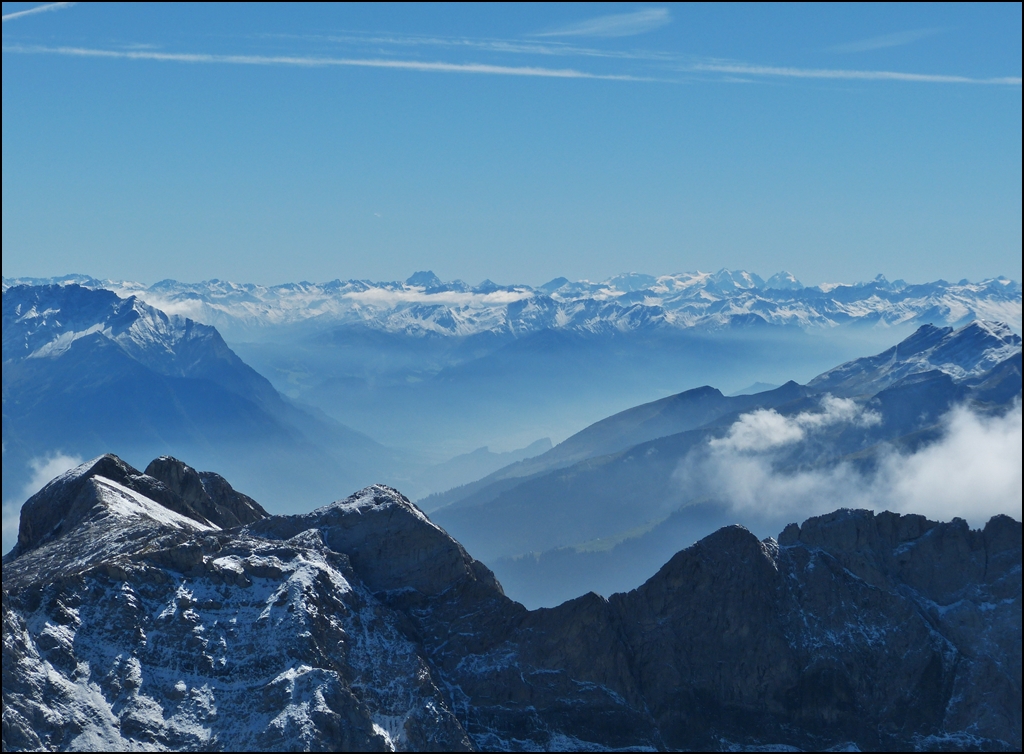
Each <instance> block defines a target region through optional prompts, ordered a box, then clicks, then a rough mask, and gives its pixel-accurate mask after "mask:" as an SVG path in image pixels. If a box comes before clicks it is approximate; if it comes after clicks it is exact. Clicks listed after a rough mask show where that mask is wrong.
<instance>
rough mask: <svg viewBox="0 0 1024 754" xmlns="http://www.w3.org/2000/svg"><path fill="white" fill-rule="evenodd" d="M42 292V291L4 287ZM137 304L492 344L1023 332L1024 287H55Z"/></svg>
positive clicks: (255, 322) (726, 283)
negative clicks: (898, 328) (650, 335)
mask: <svg viewBox="0 0 1024 754" xmlns="http://www.w3.org/2000/svg"><path fill="white" fill-rule="evenodd" d="M18 282H26V283H33V284H39V283H41V282H44V281H39V280H28V279H25V280H8V279H5V280H4V285H5V286H8V285H11V284H15V283H18ZM45 282H47V283H55V282H56V283H61V282H73V283H77V284H81V285H87V286H90V287H100V288H108V289H110V290H113V291H116V292H118V293H119V294H121V295H134V296H137V297H138V298H140V299H142V300H144V301H146V302H148V303H150V304H151V305H153V306H156V307H158V308H159V309H161V310H163V311H165V312H168V313H173V314H181V315H184V316H187V317H190V318H192V319H193V320H195V321H197V322H204V323H207V324H211V325H215V326H217V327H218V328H220V329H222V330H223V331H225V332H229V333H232V334H237V333H240V332H245V331H252V330H258V329H260V328H265V327H273V326H278V325H284V324H295V323H299V322H313V323H315V324H321V325H327V324H330V325H339V324H341V325H343V324H362V325H366V326H368V327H371V328H374V329H379V330H383V331H387V332H395V333H407V334H427V333H436V334H440V335H447V336H467V335H473V334H478V333H482V332H496V333H506V334H522V333H526V332H535V331H537V330H540V329H546V328H556V329H570V330H576V331H580V332H604V331H610V332H614V331H620V332H621V331H630V330H636V329H643V328H650V327H668V328H703V329H711V330H715V329H720V328H729V327H749V326H751V325H759V324H760V325H763V324H765V323H768V324H772V325H789V326H796V327H800V328H804V329H809V328H810V329H814V328H831V327H835V326H837V325H846V324H854V323H866V324H870V325H879V326H883V327H885V326H894V325H900V324H906V323H912V322H921V323H923V322H933V323H937V324H942V325H957V324H961V323H963V322H965V321H968V320H971V319H992V320H1000V321H1004V322H1009V323H1011V326H1012V327H1013V328H1014V329H1015V330H1017V331H1019V330H1020V327H1021V287H1020V284H1019V283H1016V282H1013V281H1011V280H1007V279H1006V278H995V279H992V280H985V281H982V282H980V283H970V282H968V281H966V280H964V281H961V282H960V283H956V284H950V283H947V282H945V281H942V280H939V281H936V282H934V283H927V284H923V285H908V284H906V283H904V282H903V281H896V282H893V283H890V282H888V281H887V280H885V279H884V278H883V277H881V276H879V277H878V278H876V279H875V280H873V281H871V282H870V283H861V284H856V285H844V284H829V285H820V286H815V287H805V286H803V285H802V284H801V283H800V282H799V281H798V280H796V278H795V277H793V276H792V275H791V274H789V273H785V272H781V273H778V274H776V275H773V276H772V277H771V278H769V280H768V281H767V282H765V281H763V280H762V279H761V278H760V277H758V276H757V275H755V274H752V273H749V272H745V271H731V270H720V271H719V272H716V273H702V272H695V273H681V274H675V275H661V276H658V277H654V276H650V275H638V274H628V275H617V276H615V277H612V278H609V279H608V280H606V281H603V282H599V283H592V282H589V281H577V282H570V281H568V280H566V279H565V278H558V279H556V280H553V281H551V282H550V283H548V284H545V285H543V286H539V287H537V288H533V287H530V286H527V285H509V286H500V285H496V284H494V283H492V282H490V281H484V282H483V283H481V284H480V285H478V286H469V285H467V284H465V283H463V282H462V281H458V280H456V281H453V282H447V283H444V282H442V281H440V280H439V279H438V278H437V277H436V276H435V275H434V274H433V273H431V272H421V273H416V274H415V275H413V276H412V277H410V278H409V279H408V280H407V281H405V282H404V283H400V282H390V283H374V282H371V281H367V280H348V281H341V280H334V281H331V282H329V283H308V282H302V283H288V284H284V285H277V286H260V285H253V284H243V283H232V282H226V281H221V280H209V281H205V282H202V283H180V282H177V281H173V280H164V281H161V282H159V283H156V284H155V285H152V286H148V287H147V286H143V285H140V284H136V283H130V282H119V281H110V280H104V281H101V280H94V279H92V278H88V277H85V276H68V277H66V278H61V279H48V280H46V281H45Z"/></svg>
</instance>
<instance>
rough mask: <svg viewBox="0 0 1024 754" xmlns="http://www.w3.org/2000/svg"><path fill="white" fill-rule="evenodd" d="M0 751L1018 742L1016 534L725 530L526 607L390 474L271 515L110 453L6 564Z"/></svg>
mask: <svg viewBox="0 0 1024 754" xmlns="http://www.w3.org/2000/svg"><path fill="white" fill-rule="evenodd" d="M3 622H4V628H3V637H4V648H3V705H4V706H3V746H4V749H5V750H16V749H26V748H34V749H38V748H45V749H119V748H142V747H146V748H150V747H153V748H174V749H209V748H214V749H285V748H287V749H294V748H305V749H375V750H388V749H399V750H402V749H408V750H417V749H450V750H470V749H513V750H515V749H537V748H549V749H581V748H586V749H600V748H625V747H642V748H654V749H676V748H732V747H749V746H771V745H787V746H795V747H799V748H804V749H820V748H827V747H832V746H847V745H855V746H857V747H859V748H860V749H889V748H904V749H906V748H916V749H939V748H941V749H948V748H969V749H974V748H982V749H1019V748H1020V745H1021V711H1020V710H1021V704H1020V702H1021V524H1020V523H1018V522H1015V521H1012V520H1011V519H1009V518H1006V517H997V518H994V519H992V520H991V521H990V522H989V523H988V525H987V526H986V527H985V529H984V530H982V531H971V530H970V529H968V528H967V526H966V525H965V524H964V523H963V522H962V521H954V522H952V523H949V524H937V523H935V522H930V521H927V520H925V519H923V518H921V517H918V516H898V515H895V514H881V515H877V516H876V515H873V514H871V513H869V512H865V511H838V512H836V513H834V514H830V515H829V516H824V517H820V518H816V519H810V520H809V521H806V522H804V524H803V525H802V526H799V527H798V526H796V525H792V526H790V527H788V528H787V529H786V530H785V531H784V532H783V533H782V535H780V538H779V542H778V543H776V542H775V541H774V540H765V541H758V540H757V539H756V538H755V537H754V536H753V535H751V534H750V533H749V532H747V531H746V530H744V529H742V528H740V527H729V528H725V529H722V530H720V531H719V532H717V533H715V534H713V535H712V536H710V537H707V538H706V539H704V540H702V541H701V542H699V543H697V544H696V545H694V546H693V547H691V548H688V549H686V550H683V551H682V552H679V553H678V554H677V555H676V556H675V557H674V558H672V559H671V560H670V561H669V562H668V563H667V564H666V565H665V566H664V567H663V568H662V569H661V570H660V571H659V572H658V573H657V574H656V575H655V576H654V577H652V578H651V579H650V580H649V581H648V582H647V583H646V584H644V585H643V586H641V587H640V588H638V589H636V590H634V591H632V592H630V593H627V594H617V595H613V596H612V597H611V598H610V599H608V600H605V599H603V598H601V597H598V596H597V595H594V594H590V595H586V596H583V597H580V598H578V599H575V600H572V601H570V602H567V603H565V604H563V605H561V606H559V607H557V608H553V609H545V610H536V611H532V612H531V611H527V610H526V609H525V608H523V607H522V606H521V605H519V604H518V603H515V602H512V601H511V600H509V599H508V598H506V597H505V596H504V594H503V593H502V590H501V587H500V585H499V584H498V583H497V582H496V581H495V579H494V577H493V576H492V574H491V573H490V572H489V571H488V570H487V569H486V568H485V567H484V566H483V565H481V564H480V563H478V562H476V561H475V560H473V558H472V557H470V556H469V555H468V554H467V553H466V552H465V550H464V549H463V548H462V547H461V546H460V545H459V544H458V543H457V542H455V541H454V540H452V539H451V538H450V537H449V536H448V535H447V534H446V533H445V532H444V531H443V530H441V529H440V528H438V527H437V526H436V525H434V524H433V523H431V522H430V521H429V520H428V519H427V518H426V517H425V516H424V515H423V514H422V513H421V512H420V511H419V510H418V509H417V508H416V507H415V506H414V505H412V504H411V503H410V502H409V501H408V500H407V499H405V498H404V497H403V496H402V495H401V494H399V493H398V492H397V491H395V490H393V489H390V488H388V487H384V486H373V487H369V488H366V489H364V490H362V491H361V492H359V493H357V494H355V495H353V496H352V497H350V498H348V499H347V500H343V501H339V502H337V503H334V504H332V505H329V506H326V507H324V508H320V509H318V510H316V511H313V512H312V513H309V514H305V515H302V516H268V515H267V514H266V513H265V512H264V511H263V510H262V509H261V508H260V507H259V506H258V505H257V504H256V503H255V502H254V501H251V500H250V499H248V498H246V497H245V496H243V495H240V493H237V492H235V491H234V490H232V489H231V488H230V485H228V484H227V482H226V481H224V480H223V479H220V478H219V477H216V476H215V475H209V474H205V473H197V472H195V471H194V470H192V469H190V468H189V467H187V466H185V465H184V464H181V463H180V462H178V461H175V460H174V459H168V458H162V459H158V460H157V461H155V462H154V463H153V464H151V465H150V467H149V468H147V473H146V474H142V473H140V472H138V471H137V470H135V469H132V468H131V467H129V466H127V465H126V464H124V463H123V462H121V461H119V460H118V459H116V458H114V457H112V456H107V457H103V458H100V459H97V460H96V461H95V462H90V463H89V464H85V465H83V466H82V467H79V468H78V469H75V470H74V471H72V472H69V473H68V474H66V475H63V476H62V477H60V478H58V479H57V480H54V482H51V483H50V484H49V485H48V486H47V487H45V488H44V489H43V490H42V491H40V492H39V493H38V494H37V495H36V496H34V497H33V498H32V499H31V500H29V502H28V503H26V506H25V511H24V513H23V519H22V531H21V535H20V536H19V544H18V546H17V548H16V550H15V551H14V552H13V553H12V554H11V555H10V556H8V557H7V558H5V560H4V564H3Z"/></svg>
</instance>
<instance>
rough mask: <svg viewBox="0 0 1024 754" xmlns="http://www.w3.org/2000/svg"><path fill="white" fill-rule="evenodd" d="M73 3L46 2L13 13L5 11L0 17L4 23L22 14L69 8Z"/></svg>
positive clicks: (30, 14)
mask: <svg viewBox="0 0 1024 754" xmlns="http://www.w3.org/2000/svg"><path fill="white" fill-rule="evenodd" d="M72 5H75V3H47V4H46V5H37V6H36V7H35V8H29V9H28V10H19V11H16V12H14V13H7V14H5V15H4V16H3V17H2V20H3V22H4V23H7V22H8V21H13V20H14V19H16V18H21V17H22V16H33V15H35V14H36V13H46V12H47V11H51V10H62V9H63V8H70V7H71V6H72Z"/></svg>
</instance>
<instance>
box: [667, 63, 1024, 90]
mask: <svg viewBox="0 0 1024 754" xmlns="http://www.w3.org/2000/svg"><path fill="white" fill-rule="evenodd" d="M683 70H685V71H689V72H692V73H728V74H738V75H744V76H763V77H783V78H798V79H846V80H861V81H908V82H915V83H927V84H995V85H1003V86H1020V85H1021V77H1020V76H1001V77H996V78H987V79H978V78H971V77H970V76H947V75H944V74H932V73H903V72H900V71H856V70H854V71H851V70H844V69H833V68H787V67H779V66H766V65H748V64H746V63H695V64H694V65H690V66H687V67H685V68H684V69H683Z"/></svg>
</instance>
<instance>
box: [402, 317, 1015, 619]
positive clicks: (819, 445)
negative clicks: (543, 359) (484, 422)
mask: <svg viewBox="0 0 1024 754" xmlns="http://www.w3.org/2000/svg"><path fill="white" fill-rule="evenodd" d="M1020 397H1021V338H1020V336H1019V335H1017V334H1016V333H1014V332H1013V331H1012V330H1011V329H1010V328H1009V327H1008V326H1006V325H1003V324H1000V323H988V322H972V323H971V324H969V325H966V326H964V327H962V328H960V329H957V330H954V329H953V328H951V327H945V328H940V327H935V326H932V325H924V326H922V327H921V328H919V329H918V330H917V332H915V333H914V334H912V335H911V336H910V337H909V338H907V339H906V340H905V341H903V342H901V343H900V344H898V345H897V346H894V347H892V348H890V349H888V350H886V351H885V352H883V353H881V354H879V355H877V356H872V357H865V358H860V359H856V360H854V361H851V362H849V363H846V364H843V365H841V366H839V367H836V368H834V369H832V370H829V371H828V372H825V373H823V374H822V375H820V376H818V377H816V378H814V379H812V380H811V381H810V382H808V384H807V385H805V386H802V385H798V384H796V383H795V382H789V383H787V384H785V385H783V386H782V387H779V388H777V389H774V390H770V391H766V392H762V393H757V394H754V395H743V396H735V397H726V396H724V395H723V394H722V393H721V392H720V391H719V390H717V389H715V388H712V387H710V386H705V387H702V388H697V389H694V390H689V391H686V392H684V393H680V394H678V395H674V396H670V397H668V398H664V399H661V400H658V401H654V402H652V403H648V404H644V405H641V406H637V407H635V408H631V409H628V410H626V411H623V412H620V413H618V414H615V415H613V416H611V417H608V418H606V419H603V420H602V421H599V422H596V423H595V424H593V425H591V426H589V427H587V428H585V429H583V430H582V431H580V432H578V433H577V434H575V435H573V436H571V437H569V438H568V439H566V440H565V441H564V442H562V443H559V444H558V445H556V446H555V447H554V448H552V449H551V450H549V451H548V452H546V453H544V454H541V455H539V456H536V457H534V458H531V459H527V460H524V461H521V462H518V463H515V464H511V465H509V466H507V467H505V468H504V469H500V470H498V471H496V472H494V473H492V474H490V475H488V476H487V477H484V478H483V479H480V480H478V481H476V482H473V483H471V484H468V485H463V486H462V487H459V488H455V489H452V490H449V491H448V492H445V493H441V494H436V495H432V496H429V497H427V498H424V499H423V500H422V501H421V503H420V504H421V505H422V506H423V508H424V509H425V510H428V511H431V516H432V518H433V519H434V520H436V521H437V522H438V523H439V524H441V525H442V526H444V527H445V529H446V530H447V531H449V532H451V533H452V535H453V536H455V537H456V538H457V539H459V541H461V542H464V543H465V544H466V546H467V547H469V548H470V549H471V550H472V551H473V552H475V553H477V556H478V557H479V558H480V559H481V560H483V561H484V562H485V563H487V564H488V566H490V567H491V568H492V569H494V571H495V573H497V575H498V577H499V578H500V579H501V581H502V583H503V584H505V586H506V589H508V591H509V593H510V594H511V595H512V596H514V597H515V598H516V599H518V600H520V601H522V602H524V603H525V604H527V605H531V606H551V605H555V604H558V603H560V602H562V601H564V600H565V599H567V598H569V597H571V596H573V595H574V594H578V593H580V592H583V591H596V592H598V593H601V594H604V595H608V594H611V593H612V592H615V591H622V590H627V589H631V588H633V587H635V586H636V585H637V584H639V583H641V582H642V581H643V579H644V578H646V577H647V575H648V574H649V573H650V572H651V571H652V570H653V569H654V568H656V567H657V566H658V564H659V563H661V562H663V561H664V560H665V559H667V558H668V557H670V556H671V555H672V553H673V552H675V551H676V550H677V549H678V548H679V546H680V544H681V543H688V542H693V541H695V540H697V539H699V538H701V537H703V536H705V535H707V534H709V533H711V532H712V531H714V530H715V529H717V528H719V527H720V526H723V525H726V524H728V523H730V522H731V521H735V520H739V521H741V522H742V523H744V525H746V526H748V527H749V528H751V529H753V530H755V531H760V532H763V533H766V532H771V531H776V530H778V528H781V526H782V525H784V524H785V520H784V519H785V517H786V516H787V515H791V513H790V511H788V510H784V511H774V510H772V509H771V507H770V506H768V505H762V506H759V507H757V508H754V509H747V510H742V511H737V510H736V506H735V504H734V503H735V501H734V499H732V497H731V495H733V494H734V493H731V492H730V491H729V490H728V487H729V485H728V484H723V483H719V482H718V481H717V477H718V476H720V475H721V474H726V475H729V474H732V475H736V474H740V473H742V472H741V470H740V469H741V468H743V465H744V463H745V462H747V461H748V460H749V459H750V458H751V457H752V456H753V455H754V452H755V451H761V454H760V455H759V456H757V458H759V459H760V458H764V459H765V462H764V468H765V469H767V470H769V471H770V472H771V473H772V474H775V475H786V474H788V473H793V472H794V471H795V470H802V471H803V472H805V473H806V472H807V471H808V470H815V471H816V472H818V473H821V472H824V471H827V470H829V469H836V468H842V469H847V468H848V469H849V473H850V474H856V473H859V472H864V473H865V474H868V475H869V474H870V473H871V471H872V470H873V468H874V467H875V466H877V464H878V462H879V459H881V458H887V457H888V455H889V454H891V453H894V452H898V451H902V452H914V451H915V450H918V449H920V448H922V447H927V446H929V444H931V443H934V442H937V441H939V440H940V439H941V438H942V437H943V432H944V425H943V421H944V417H945V416H946V415H947V413H948V412H949V411H950V410H952V409H953V408H954V407H956V406H970V407H971V410H972V411H974V412H975V413H977V414H981V415H986V414H995V415H1002V414H1005V413H1006V412H1008V411H1010V410H1011V409H1012V408H1013V407H1014V406H1017V407H1018V410H1019V405H1020ZM758 422H761V423H762V424H763V423H765V422H767V424H768V426H773V425H777V426H776V428H775V429H773V430H772V431H775V432H783V433H786V432H795V433H798V439H799V442H796V441H793V442H789V441H788V439H787V437H785V436H784V437H782V438H781V440H775V439H772V438H771V437H767V438H765V437H762V436H760V435H758V436H756V437H755V438H754V439H756V440H757V441H758V442H762V443H764V447H763V448H759V447H755V446H754V445H753V444H752V442H753V441H751V440H750V439H749V438H748V442H747V444H748V447H738V448H737V447H735V446H736V445H737V443H739V442H740V441H741V440H742V439H743V436H742V435H738V433H740V432H744V431H746V432H748V433H749V432H761V431H765V430H764V429H763V428H759V424H758ZM804 427H806V428H807V429H806V430H805V429H804ZM794 437H797V435H794ZM727 451H728V454H726V452H727ZM759 468H760V467H759ZM726 481H728V480H726ZM848 484H849V482H848ZM584 511H585V513H581V512H584Z"/></svg>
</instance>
